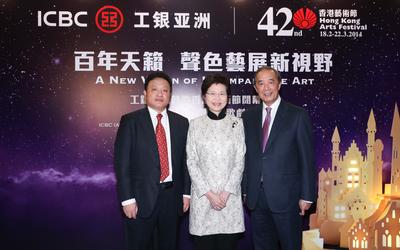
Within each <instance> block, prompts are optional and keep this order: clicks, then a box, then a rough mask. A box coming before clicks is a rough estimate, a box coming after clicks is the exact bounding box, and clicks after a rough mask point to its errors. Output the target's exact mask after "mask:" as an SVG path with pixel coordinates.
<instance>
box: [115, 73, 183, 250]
mask: <svg viewBox="0 0 400 250" xmlns="http://www.w3.org/2000/svg"><path fill="white" fill-rule="evenodd" d="M144 87H145V90H144V97H145V100H146V104H147V107H145V108H143V109H140V110H137V111H135V112H132V113H129V114H126V115H124V116H122V118H121V122H120V125H119V128H118V133H117V137H116V140H115V155H114V166H115V173H116V178H117V189H118V195H119V200H120V202H121V205H122V208H123V212H124V215H125V216H124V217H125V218H124V220H125V231H126V238H127V245H128V249H130V250H131V249H140V250H142V249H143V250H144V249H151V247H153V245H156V246H157V245H158V248H159V249H163V250H175V249H176V240H177V231H178V229H177V227H178V216H179V215H181V214H182V213H184V212H186V211H187V210H188V208H189V198H190V197H189V196H188V195H189V189H190V183H189V175H188V171H187V167H186V151H185V146H186V137H187V130H188V120H187V119H186V118H184V117H183V116H180V115H178V114H176V113H174V112H171V111H169V110H167V107H168V105H169V102H170V100H171V90H172V81H171V78H170V77H169V76H168V75H166V74H165V73H163V72H156V73H153V74H150V75H149V76H148V77H147V78H146V81H145V85H144ZM153 235H157V237H156V238H157V242H153V240H152V237H153Z"/></svg>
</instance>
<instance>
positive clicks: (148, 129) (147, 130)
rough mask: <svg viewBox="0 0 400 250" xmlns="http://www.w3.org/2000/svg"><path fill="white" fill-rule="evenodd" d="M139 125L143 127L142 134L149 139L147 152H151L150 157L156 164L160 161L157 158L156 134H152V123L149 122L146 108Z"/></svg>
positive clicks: (149, 118)
mask: <svg viewBox="0 0 400 250" xmlns="http://www.w3.org/2000/svg"><path fill="white" fill-rule="evenodd" d="M141 123H142V126H143V133H144V134H145V135H148V138H149V143H150V147H149V150H150V151H151V154H150V155H151V156H152V157H153V159H154V160H155V161H156V162H159V161H160V160H159V156H158V147H157V140H156V134H155V132H154V127H153V123H152V122H151V117H150V113H149V110H148V109H147V108H145V112H143V115H142V119H141Z"/></svg>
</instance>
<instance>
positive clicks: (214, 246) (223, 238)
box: [193, 234, 239, 250]
mask: <svg viewBox="0 0 400 250" xmlns="http://www.w3.org/2000/svg"><path fill="white" fill-rule="evenodd" d="M238 240H239V234H212V235H204V236H194V238H193V243H194V249H195V250H236V249H237V242H238Z"/></svg>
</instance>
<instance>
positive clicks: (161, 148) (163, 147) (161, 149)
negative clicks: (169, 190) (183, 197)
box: [156, 114, 169, 181]
mask: <svg viewBox="0 0 400 250" xmlns="http://www.w3.org/2000/svg"><path fill="white" fill-rule="evenodd" d="M161 118H162V114H158V115H157V126H156V140H157V147H158V155H159V157H160V171H161V175H160V180H161V181H164V180H165V178H167V176H168V175H169V164H168V147H167V137H166V136H165V130H164V127H163V125H162V124H161Z"/></svg>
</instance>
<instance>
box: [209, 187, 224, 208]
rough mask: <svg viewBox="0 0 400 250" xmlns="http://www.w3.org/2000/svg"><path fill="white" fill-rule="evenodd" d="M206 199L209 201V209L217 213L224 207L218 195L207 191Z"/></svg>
mask: <svg viewBox="0 0 400 250" xmlns="http://www.w3.org/2000/svg"><path fill="white" fill-rule="evenodd" d="M206 197H207V199H208V200H209V201H210V204H211V207H212V208H213V209H215V210H217V211H219V210H221V209H223V208H224V207H225V203H224V201H223V200H222V199H221V198H220V197H219V195H218V194H216V193H214V192H212V191H208V192H207V193H206Z"/></svg>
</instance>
